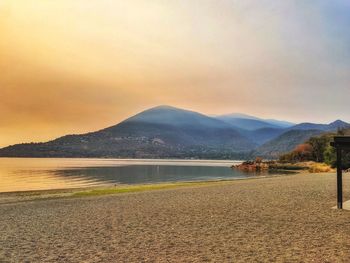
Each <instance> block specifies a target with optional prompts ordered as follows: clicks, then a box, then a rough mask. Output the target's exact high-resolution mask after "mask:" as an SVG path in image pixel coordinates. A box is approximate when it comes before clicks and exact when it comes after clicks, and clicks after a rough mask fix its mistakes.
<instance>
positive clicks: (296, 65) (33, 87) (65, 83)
mask: <svg viewBox="0 0 350 263" xmlns="http://www.w3.org/2000/svg"><path fill="white" fill-rule="evenodd" d="M332 3H333V4H332V6H331V8H330V7H329V6H327V4H325V1H322V0H320V1H315V3H314V4H312V5H311V4H307V3H301V2H300V1H292V0H286V1H282V2H281V3H280V2H279V1H278V2H277V1H272V0H271V1H268V0H263V1H259V0H245V1H233V0H227V1H225V0H221V1H210V0H193V1H187V0H180V1H162V0H155V1H146V0H130V1H119V0H117V1H111V0H98V1H97V0H94V1H93V0H74V1H71V0H59V1H58V0H57V1H54V0H52V1H44V0H5V1H2V2H0V32H1V37H0V72H1V74H0V92H1V93H0V100H1V101H0V102H1V103H0V112H1V115H0V123H1V124H0V146H5V145H9V144H13V143H18V142H30V141H42V140H48V139H52V138H55V137H57V136H60V135H64V134H66V133H81V132H87V131H93V130H96V129H100V128H104V127H106V126H109V125H113V124H116V123H118V122H119V121H121V120H122V119H124V118H126V117H128V116H129V115H131V114H134V113H137V112H138V111H140V110H143V109H145V108H148V107H152V106H155V105H159V104H169V105H173V106H178V107H184V108H188V109H192V110H196V111H201V112H203V113H207V114H220V113H230V112H244V113H247V114H253V115H257V116H260V117H273V118H279V119H286V120H291V121H306V120H310V121H320V122H328V121H332V120H334V119H336V118H343V119H345V120H350V118H347V116H348V115H349V106H348V103H347V99H346V97H349V96H344V94H345V95H350V94H349V93H350V92H349V88H348V87H349V84H350V77H349V74H348V72H349V63H348V61H349V59H348V58H350V55H349V45H348V44H349V41H348V40H349V39H348V37H347V36H349V32H348V31H349V29H348V27H347V26H346V25H348V23H347V22H348V18H349V17H348V16H347V15H346V12H344V13H342V12H341V10H348V11H350V9H349V5H348V4H347V2H346V1H341V0H339V1H334V2H332ZM333 7H334V13H332V12H330V11H332V10H333V9H332V8H333ZM339 10H340V11H339ZM347 13H349V12H347ZM340 18H342V19H340ZM332 23H333V24H332ZM338 31H339V32H338ZM335 34H338V35H337V38H335V37H334V36H335ZM344 35H345V36H344ZM335 93H336V95H335V96H333V95H334V94H335ZM341 94H342V95H341Z"/></svg>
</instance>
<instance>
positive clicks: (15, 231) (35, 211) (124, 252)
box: [0, 173, 350, 262]
mask: <svg viewBox="0 0 350 263" xmlns="http://www.w3.org/2000/svg"><path fill="white" fill-rule="evenodd" d="M343 180H344V185H350V176H349V174H348V175H345V176H344V178H343ZM199 184H200V185H198V183H195V184H192V185H190V184H186V185H188V186H189V187H176V186H175V187H173V188H168V189H158V190H150V191H148V190H147V191H139V192H128V193H123V194H110V195H95V194H93V195H87V196H86V197H68V198H52V199H42V200H41V201H40V202H38V201H36V200H34V201H30V202H14V203H7V204H2V205H0V221H1V222H2V224H1V226H0V228H1V232H2V235H1V236H0V261H1V260H2V259H3V260H8V261H9V262H24V261H30V262H42V261H45V262H82V261H84V262H169V261H174V262H206V261H213V262H233V261H234V262H256V261H263V262H286V261H291V262H348V261H349V259H350V250H349V249H350V238H349V237H350V228H349V227H348V225H349V220H350V212H349V211H346V210H343V211H340V210H337V209H332V207H333V206H334V205H336V176H335V174H333V173H330V174H309V173H305V174H294V175H288V176H274V177H264V178H249V179H248V180H247V179H244V180H231V181H219V182H204V183H202V182H200V183H199ZM349 196H350V189H349V188H348V187H345V188H344V197H349ZM346 199H347V198H346ZM320 229H322V231H319V230H320ZM5 262H6V261H5Z"/></svg>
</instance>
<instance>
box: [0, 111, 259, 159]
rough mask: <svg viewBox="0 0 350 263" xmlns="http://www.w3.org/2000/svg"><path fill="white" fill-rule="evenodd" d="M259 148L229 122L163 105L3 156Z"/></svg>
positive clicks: (214, 154) (155, 154) (187, 154)
mask: <svg viewBox="0 0 350 263" xmlns="http://www.w3.org/2000/svg"><path fill="white" fill-rule="evenodd" d="M255 146H256V145H255V144H254V143H253V142H252V141H251V140H249V139H248V138H246V137H244V136H243V135H242V134H241V133H239V132H238V131H237V130H236V129H234V128H233V127H232V126H230V125H228V124H227V123H225V122H222V121H220V120H217V119H215V118H211V117H208V116H205V115H203V114H199V113H196V112H192V111H187V110H182V109H177V108H173V107H168V106H161V107H156V108H152V109H149V110H146V111H144V112H141V113H139V114H137V115H135V116H133V117H131V118H129V119H127V120H125V121H123V122H121V123H120V124H117V125H115V126H112V127H109V128H106V129H103V130H100V131H97V132H93V133H87V134H82V135H68V136H64V137H61V138H58V139H56V140H53V141H50V142H47V143H38V144H20V145H14V146H10V147H6V148H3V149H1V150H0V156H21V157H123V158H129V157H130V158H168V157H175V158H176V157H178V158H191V157H193V158H209V157H210V158H218V156H226V157H230V156H231V157H232V156H234V155H235V154H236V153H239V152H244V151H249V150H252V149H254V147H255Z"/></svg>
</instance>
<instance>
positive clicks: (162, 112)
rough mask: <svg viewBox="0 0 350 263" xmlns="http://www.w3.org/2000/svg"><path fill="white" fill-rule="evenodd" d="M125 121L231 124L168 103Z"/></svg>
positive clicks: (210, 125)
mask: <svg viewBox="0 0 350 263" xmlns="http://www.w3.org/2000/svg"><path fill="white" fill-rule="evenodd" d="M125 122H144V123H153V124H166V125H180V126H187V125H190V126H193V127H195V126H198V125H200V126H209V127H220V128H227V127H228V126H229V125H228V124H226V123H225V122H223V121H220V120H217V119H215V118H212V117H209V116H206V115H204V114H201V113H198V112H195V111H189V110H184V109H180V108H176V107H172V106H168V105H161V106H157V107H153V108H150V109H148V110H145V111H142V112H140V113H138V114H136V115H135V116H133V117H131V118H129V119H127V120H126V121H125Z"/></svg>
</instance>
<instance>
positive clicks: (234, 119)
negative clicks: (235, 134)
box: [216, 113, 295, 131]
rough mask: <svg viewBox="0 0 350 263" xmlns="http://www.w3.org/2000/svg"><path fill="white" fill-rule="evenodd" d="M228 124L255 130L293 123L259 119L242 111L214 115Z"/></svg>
mask: <svg viewBox="0 0 350 263" xmlns="http://www.w3.org/2000/svg"><path fill="white" fill-rule="evenodd" d="M216 118H217V119H219V120H222V121H224V122H226V123H228V124H231V125H233V126H235V127H237V128H240V129H245V130H250V131H252V130H257V129H262V128H274V129H276V128H289V127H291V126H293V125H295V124H294V123H290V122H286V121H279V120H273V119H260V118H257V117H254V116H250V115H245V114H242V113H233V114H228V115H220V116H217V117H216Z"/></svg>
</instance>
